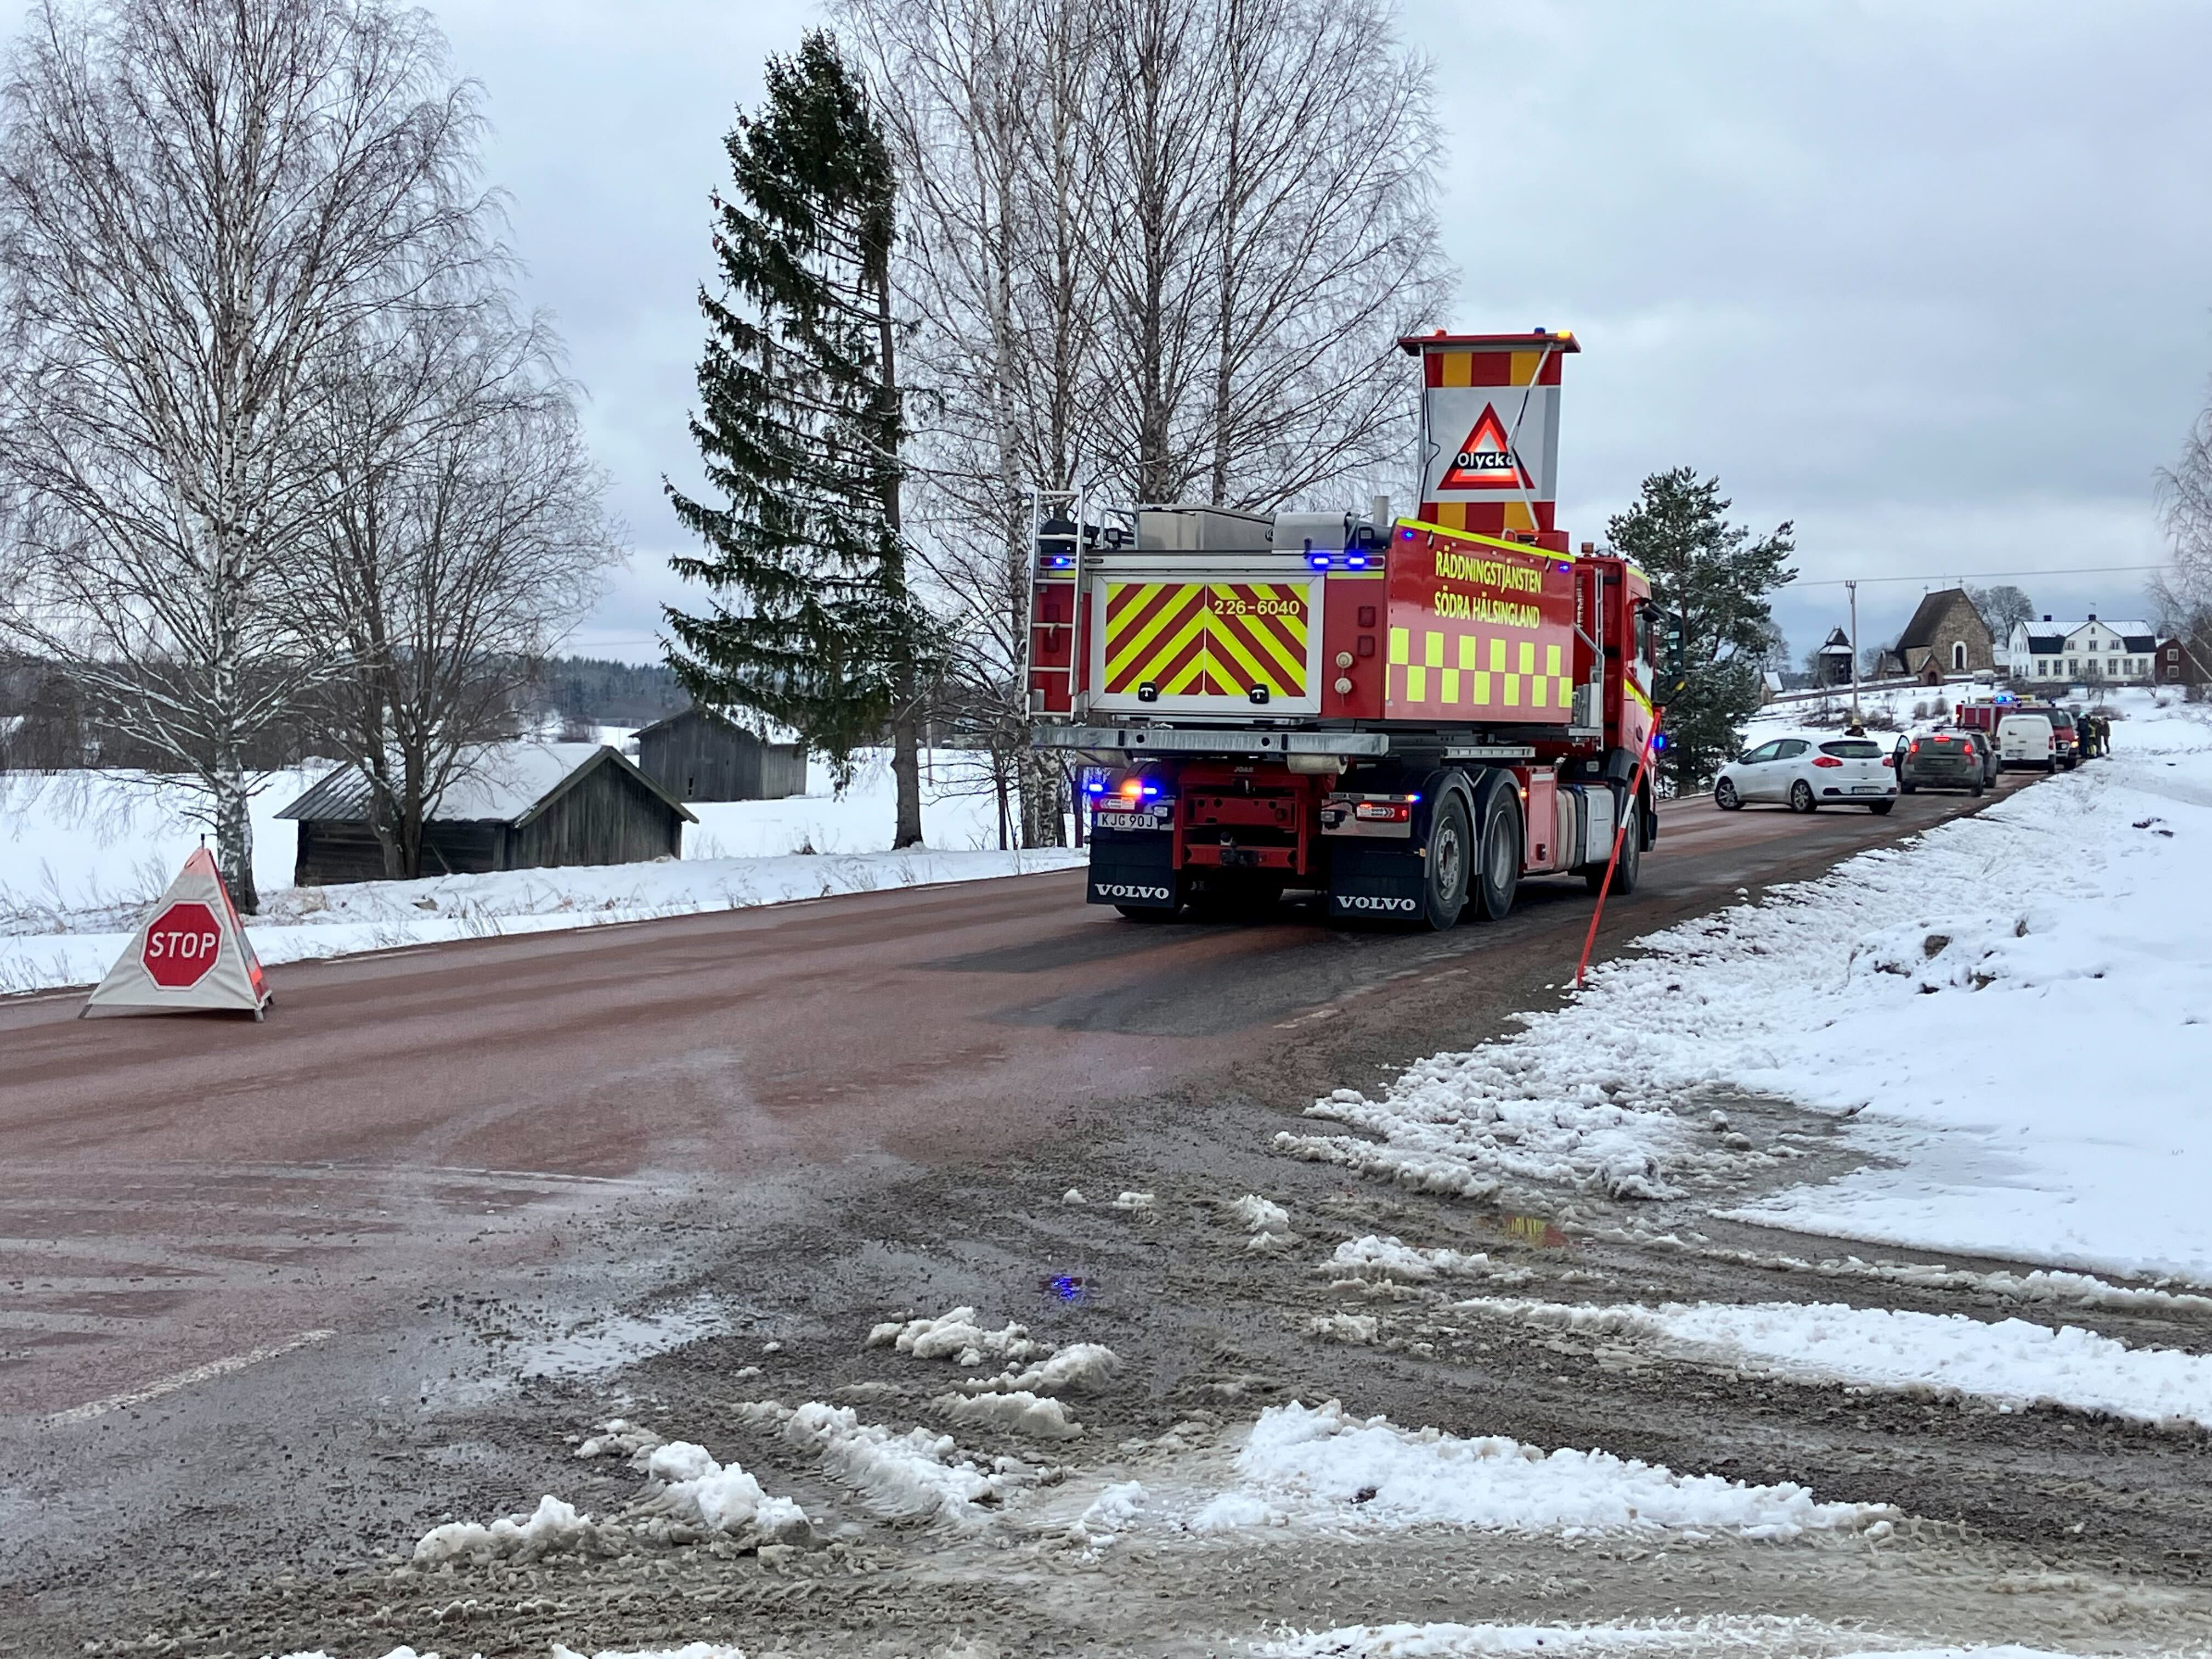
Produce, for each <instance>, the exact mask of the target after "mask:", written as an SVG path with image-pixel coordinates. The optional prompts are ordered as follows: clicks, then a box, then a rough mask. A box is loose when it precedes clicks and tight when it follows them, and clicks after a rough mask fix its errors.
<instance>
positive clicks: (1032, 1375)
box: [960, 1342, 1121, 1394]
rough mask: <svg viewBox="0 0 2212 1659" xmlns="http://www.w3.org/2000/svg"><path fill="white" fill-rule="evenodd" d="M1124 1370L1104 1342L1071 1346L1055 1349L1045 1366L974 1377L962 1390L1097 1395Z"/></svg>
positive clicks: (972, 1391)
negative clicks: (1068, 1391) (1072, 1391)
mask: <svg viewBox="0 0 2212 1659" xmlns="http://www.w3.org/2000/svg"><path fill="white" fill-rule="evenodd" d="M1118 1370H1121V1355H1119V1354H1117V1353H1115V1352H1114V1350H1113V1349H1111V1348H1109V1347H1108V1346H1106V1345H1105V1344H1104V1343H1103V1342H1071V1343H1069V1344H1068V1345H1067V1346H1066V1347H1064V1348H1054V1350H1053V1351H1052V1353H1051V1355H1050V1356H1049V1357H1048V1358H1046V1359H1045V1361H1044V1362H1043V1363H1042V1364H1036V1365H1031V1366H1030V1367H1029V1368H1028V1369H1027V1370H1019V1371H1013V1370H1009V1371H1006V1372H1002V1373H1001V1374H1000V1375H999V1376H987V1377H979V1376H971V1377H969V1379H968V1380H967V1381H966V1382H965V1383H962V1384H961V1385H960V1386H961V1387H962V1388H963V1389H966V1390H967V1391H968V1392H969V1393H970V1394H976V1393H992V1392H995V1393H1005V1394H1018V1393H1022V1392H1024V1391H1028V1392H1030V1393H1036V1394H1061V1393H1065V1392H1066V1391H1067V1390H1069V1389H1073V1390H1074V1391H1075V1392H1076V1393H1078V1394H1097V1392H1098V1391H1099V1390H1100V1389H1103V1388H1104V1387H1105V1386H1106V1385H1107V1383H1110V1382H1111V1381H1113V1379H1114V1374H1115V1372H1116V1371H1118Z"/></svg>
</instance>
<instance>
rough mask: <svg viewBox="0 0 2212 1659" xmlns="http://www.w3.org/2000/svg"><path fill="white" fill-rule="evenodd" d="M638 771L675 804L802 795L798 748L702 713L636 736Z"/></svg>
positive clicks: (693, 711)
mask: <svg viewBox="0 0 2212 1659" xmlns="http://www.w3.org/2000/svg"><path fill="white" fill-rule="evenodd" d="M637 763H638V767H639V769H640V770H641V771H642V772H644V774H645V775H646V776H647V777H649V778H651V779H652V780H653V781H654V782H655V783H657V784H659V786H660V787H662V788H663V789H665V791H667V792H668V793H669V794H670V795H671V796H673V797H674V798H675V799H678V800H781V799H783V798H784V797H785V796H786V795H803V794H805V793H806V749H805V745H804V744H796V743H769V741H767V740H766V739H765V738H760V737H757V736H756V735H755V734H753V733H752V732H748V731H746V730H745V729H744V727H743V726H738V725H736V724H735V723H734V722H732V721H730V720H724V719H723V718H722V717H721V716H720V714H714V713H713V712H712V711H711V710H708V709H705V708H687V709H685V710H684V712H683V713H682V714H671V715H670V716H669V717H668V718H667V719H666V720H656V721H654V722H653V724H652V725H651V726H647V727H645V728H644V729H643V730H641V732H639V733H638V734H637Z"/></svg>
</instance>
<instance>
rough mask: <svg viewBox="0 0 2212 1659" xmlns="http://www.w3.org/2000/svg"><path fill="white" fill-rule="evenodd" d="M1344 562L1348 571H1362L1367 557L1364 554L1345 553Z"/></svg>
mask: <svg viewBox="0 0 2212 1659" xmlns="http://www.w3.org/2000/svg"><path fill="white" fill-rule="evenodd" d="M1344 562H1345V565H1346V568H1349V569H1352V570H1364V569H1366V568H1367V556H1366V555H1365V554H1364V553H1347V554H1346V556H1345V559H1344Z"/></svg>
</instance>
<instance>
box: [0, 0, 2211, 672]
mask: <svg viewBox="0 0 2212 1659" xmlns="http://www.w3.org/2000/svg"><path fill="white" fill-rule="evenodd" d="M432 9H433V11H434V12H435V15H437V16H438V17H439V19H440V20H441V22H442V23H443V24H444V26H445V27H446V29H447V33H448V34H449V36H450V37H451V39H452V41H453V53H454V58H455V63H456V67H457V68H458V69H459V70H460V71H461V72H463V73H465V74H467V75H470V76H475V77H476V78H477V79H478V80H479V81H481V82H483V85H484V88H485V89H486V91H487V94H488V95H489V112H490V115H491V117H492V119H493V122H494V123H495V136H494V138H493V141H492V143H491V146H490V149H489V155H488V158H487V159H488V163H489V173H490V176H491V178H492V179H493V181H494V182H495V183H497V184H499V185H502V186H503V187H505V188H506V189H507V191H509V192H511V194H512V196H513V228H514V240H515V242H516V246H517V247H518V250H519V251H520V253H521V254H522V256H523V258H525V260H526V262H527V265H528V277H527V283H526V295H527V297H528V298H529V299H530V300H531V301H533V302H534V303H537V304H539V305H542V306H544V307H550V309H551V310H552V311H553V312H554V313H556V315H557V317H558V319H559V320H560V323H561V325H562V330H563V331H564V333H565V335H566V337H567V339H568V345H569V348H570V351H571V355H572V358H573V362H574V368H575V370H576V372H577V374H579V375H580V378H581V379H582V380H583V381H584V382H585V384H586V386H588V387H589V388H590V391H591V394H592V404H591V410H590V416H589V419H590V425H591V430H592V437H593V440H594V441H595V443H596V446H597V448H598V453H599V457H600V459H601V460H602V461H603V462H604V463H605V465H606V466H607V467H608V468H609V469H610V470H611V472H612V473H613V474H614V476H615V478H616V480H617V501H618V504H619V507H620V510H621V512H622V513H623V517H624V519H625V520H627V521H628V523H629V528H630V534H631V538H632V541H633V544H634V546H635V557H634V559H633V561H632V562H631V565H630V567H629V568H628V569H627V570H626V571H625V572H624V573H623V575H622V577H621V578H620V580H618V581H617V585H616V586H615V589H614V591H613V592H612V593H611V595H610V597H609V598H608V599H607V601H606V603H605V605H603V606H602V607H601V609H600V611H599V613H598V614H597V615H596V616H595V617H593V618H592V621H591V623H590V624H589V625H588V626H586V628H585V629H582V630H581V631H580V633H579V634H578V635H577V636H576V638H575V640H574V642H573V646H572V648H574V649H579V650H588V651H604V652H605V653H608V654H620V655H623V656H626V657H630V658H635V659H650V658H653V657H654V656H656V655H657V654H658V653H657V648H656V646H655V644H654V629H655V627H656V624H657V618H658V611H657V608H656V607H657V604H658V602H659V600H661V599H665V598H669V597H671V596H673V595H675V594H677V593H678V592H680V591H681V589H680V587H679V586H678V585H676V584H673V583H671V581H670V580H669V579H668V577H667V574H666V572H665V563H664V562H665V558H666V556H667V554H668V553H669V551H670V550H671V548H672V547H674V546H675V545H676V544H678V540H679V532H678V530H677V527H676V526H675V525H674V523H673V521H672V520H671V517H670V515H669V513H668V512H667V509H666V507H665V503H664V502H663V501H662V499H661V497H660V494H659V477H660V475H661V474H662V473H663V472H664V471H667V472H671V473H674V474H676V475H677V476H678V477H685V476H687V475H688V474H689V473H690V466H691V463H692V462H693V459H694V457H693V454H692V452H691V450H690V442H689V440H688V438H687V436H686V435H685V433H684V416H685V412H686V410H687V409H688V407H689V406H690V403H691V401H692V397H693V388H692V372H693V366H694V363H695V361H696V356H697V355H698V349H699V346H700V343H701V339H702V325H701V322H700V319H699V317H698V313H697V312H696V308H695V307H694V304H693V294H694V290H695V289H696V286H697V284H698V283H699V282H700V281H701V280H702V277H703V276H706V275H707V273H708V244H707V212H708V209H707V193H708V191H709V189H711V188H712V187H713V186H714V185H715V184H716V183H717V182H719V181H720V179H722V177H723V176H724V175H723V157H722V155H721V150H720V137H721V135H722V134H723V133H724V132H725V131H726V130H727V129H728V127H729V125H730V122H731V117H732V112H733V110H734V108H735V107H736V106H738V105H740V104H750V102H751V100H754V99H755V98H756V97H757V94H758V91H759V86H760V66H761V60H762V58H763V56H764V55H765V54H767V53H769V52H777V51H784V50H787V49H789V48H790V47H791V46H793V44H794V43H795V41H796V40H797V38H798V35H799V31H800V30H801V29H802V28H803V27H805V25H806V23H807V22H808V21H810V20H811V18H812V17H813V16H814V15H815V13H814V11H813V9H812V7H811V5H809V4H807V3H802V0H736V3H734V4H733V3H731V0H714V3H708V0H439V3H434V4H433V6H432ZM0 15H6V16H7V17H8V18H9V22H10V27H11V31H12V27H13V21H14V19H15V18H16V17H20V15H21V3H20V0H0ZM1406 33H1407V38H1408V39H1409V40H1410V41H1412V42H1413V44H1414V45H1415V46H1418V47H1419V48H1420V49H1421V50H1423V51H1425V52H1427V53H1429V54H1430V55H1431V57H1433V58H1434V59H1435V60H1436V63H1437V70H1438V77H1437V78H1438V85H1439V89H1440V93H1441V99H1440V103H1439V108H1438V113H1439V117H1440V118H1441V119H1442V121H1443V125H1444V128H1445V132H1446V137H1447V143H1448V154H1449V166H1448V168H1447V175H1448V176H1447V179H1446V189H1445V196H1444V199H1443V225H1444V239H1445V244H1446V246H1447V248H1448V250H1449V252H1450V254H1451V256H1452V258H1454V260H1455V262H1456V263H1457V264H1458V266H1459V268H1460V270H1461V273H1462V276H1461V284H1460V294H1459V301H1458V304H1457V306H1456V307H1455V309H1454V311H1453V313H1452V315H1451V316H1450V317H1449V319H1447V320H1449V322H1450V323H1451V324H1452V325H1453V326H1455V327H1457V328H1461V329H1467V330H1487V329H1510V328H1529V327H1534V326H1537V325H1545V326H1547V327H1553V328H1571V329H1573V330H1574V331H1576V333H1577V336H1578V337H1580V339H1581V341H1582V343H1583V356H1581V357H1579V358H1577V359H1575V360H1573V361H1572V362H1571V363H1570V364H1569V365H1568V379H1567V387H1566V393H1565V404H1564V414H1563V422H1562V435H1561V453H1562V459H1561V463H1560V474H1559V476H1560V493H1561V504H1560V515H1561V522H1562V524H1563V525H1564V526H1565V527H1566V528H1568V529H1569V530H1570V531H1571V532H1572V533H1573V534H1574V535H1575V536H1576V538H1577V539H1578V540H1580V539H1583V538H1591V539H1602V538H1603V536H1604V533H1605V521H1606V520H1607V517H1608V516H1609V515H1611V514H1612V513H1617V512H1619V511H1620V510H1621V508H1622V507H1623V506H1624V505H1626V502H1627V501H1628V500H1629V499H1630V498H1631V497H1632V495H1633V494H1634V492H1635V489H1636V487H1637V484H1638V482H1639V481H1640V480H1641V478H1642V477H1644V475H1645V474H1646V473H1648V472H1650V471H1655V470H1656V469H1659V468H1662V467H1666V466H1670V465H1678V464H1685V463H1686V464H1688V465H1692V466H1695V467H1697V468H1699V470H1700V471H1703V472H1709V473H1710V472H1717V473H1718V474H1719V475H1720V477H1721V479H1722V481H1723V484H1724V486H1725V487H1726V489H1727V490H1728V491H1729V494H1731V495H1733V496H1734V498H1735V510H1736V515H1737V516H1738V517H1739V518H1741V519H1744V520H1748V521H1750V522H1752V523H1753V524H1754V525H1755V526H1759V527H1760V528H1765V527H1767V526H1771V525H1772V524H1773V523H1774V522H1776V521H1777V520H1782V519H1791V520H1795V521H1796V526H1797V535H1798V545H1799V548H1800V557H1799V560H1798V564H1799V567H1800V568H1801V570H1802V579H1801V581H1800V583H1799V585H1798V586H1796V588H1795V589H1793V590H1790V592H1788V593H1787V594H1786V595H1785V596H1784V599H1782V600H1781V602H1780V603H1779V605H1778V615H1779V617H1780V618H1781V620H1782V622H1783V624H1784V627H1785V628H1786V629H1788V630H1789V632H1790V635H1791V639H1792V642H1793V644H1794V645H1795V646H1796V647H1797V649H1798V650H1799V651H1800V652H1802V650H1803V648H1804V647H1806V646H1807V645H1808V644H1810V643H1813V642H1814V635H1815V634H1816V633H1818V632H1821V631H1825V629H1826V627H1827V626H1828V625H1830V623H1832V622H1834V621H1838V620H1840V619H1841V618H1842V617H1843V614H1844V592H1843V589H1842V588H1841V586H1836V585H1833V584H1835V583H1837V582H1838V580H1839V579H1841V578H1843V577H1844V576H1858V577H1860V578H1862V579H1863V580H1866V581H1867V582H1868V583H1869V585H1868V586H1863V587H1862V588H1861V590H1860V599H1861V633H1862V637H1863V639H1864V640H1866V641H1869V642H1874V641H1876V640H1880V639H1887V638H1888V637H1890V636H1891V635H1893V634H1894V633H1895V632H1896V631H1897V629H1899V627H1901V626H1902V624H1903V623H1904V621H1905V617H1906V616H1907V615H1909V613H1910V611H1911V608H1912V605H1913V604H1914V603H1915V602H1916V601H1917V599H1918V597H1919V594H1920V593H1921V592H1922V591H1923V588H1924V587H1926V586H1945V585H1948V584H1949V583H1950V582H1951V581H1953V580H1955V579H1957V578H1960V577H1966V578H1968V579H1974V580H1991V579H1993V578H1989V577H1985V576H1984V575H1983V574H1982V573H1992V572H2006V573H2015V572H2017V573H2033V572H2037V571H2058V570H2066V569H2071V568H2076V567H2083V566H2088V567H2095V568H2097V569H2098V570H2100V571H2102V572H2105V573H2107V574H2086V575H2084V574H2068V575H2063V576H2061V575H2052V576H2049V577H2042V578H2039V577H2036V576H2034V575H2032V574H2018V575H2015V576H2011V577H2009V578H1996V579H2009V580H2017V581H2019V582H2020V584H2021V586H2024V587H2026V588H2027V591H2028V592H2029V594H2030V595H2031V597H2033V599H2035V601H2036V603H2037V605H2038V606H2039V609H2041V610H2043V611H2052V612H2055V613H2059V614H2065V613H2068V612H2071V613H2074V614H2076V615H2078V614H2080V613H2081V611H2087V610H2095V611H2100V612H2101V613H2102V614H2104V615H2106V616H2107V617H2112V616H2116V615H2124V614H2133V613H2136V612H2137V611H2141V610H2142V598H2141V594H2142V583H2143V580H2144V577H2145V574H2146V573H2144V572H2143V571H2142V570H2140V569H2123V568H2122V567H2141V566H2145V565H2149V564H2153V563H2154V562H2157V561H2158V560H2159V559H2160V556H2161V555H2162V548H2161V543H2160V538H2159V535H2158V532H2157V526H2156V520H2155V513H2154V501H2153V495H2152V490H2153V484H2154V476H2155V473H2156V470H2157V468H2158V467H2159V466H2160V464H2161V463H2163V462H2165V461H2166V460H2168V459H2171V458H2172V456H2173V454H2174V453H2176V451H2177V449H2178V447H2179V441H2180V438H2181V436H2182V434H2183V432H2184V430H2185V428H2186V427H2187V425H2188V423H2189V422H2190V420H2191V418H2192V416H2193V415H2194V413H2195V411H2196V410H2197V409H2198V408H2199V407H2200V405H2201V404H2202V403H2203V398H2204V396H2205V392H2206V387H2207V382H2208V374H2212V184H2208V182H2207V180H2208V179H2212V167H2208V162H2212V98H2208V97H2207V96H2206V95H2205V94H2204V91H2203V88H2204V85H2205V82H2206V76H2207V71H2208V70H2212V6H2207V5H2205V4H2203V3H2202V0H2191V3H2173V4H2152V3H2144V4H2128V3H2118V0H2107V3H2103V4H2100V5H2096V6H2081V5H2079V4H2074V3H2067V4H2060V3H2055V0H2052V3H2040V0H2005V3H1987V4H1977V3H1967V0H1945V3H1942V4H1929V3H1926V0H1914V3H1871V0H1869V3H1835V4H1818V3H1811V0H1766V3H1761V4H1745V5H1731V4H1722V3H1706V0H1668V3H1665V4H1650V3H1644V0H1619V3H1613V4H1605V5H1596V4H1590V5H1564V4H1546V3H1541V0H1514V3H1512V4H1510V5H1505V4H1495V3H1474V0H1410V3H1409V7H1408V10H1407V15H1406ZM1407 395H1408V396H1409V397H1410V396H1411V395H1412V391H1411V387H1410V385H1409V387H1408V393H1407ZM1885 578H1898V579H1900V580H1879V579H1885ZM1819 584H1828V585H1819Z"/></svg>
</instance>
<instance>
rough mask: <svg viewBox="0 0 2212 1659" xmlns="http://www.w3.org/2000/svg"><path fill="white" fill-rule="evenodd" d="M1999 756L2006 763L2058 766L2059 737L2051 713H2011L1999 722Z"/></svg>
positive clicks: (2053, 769) (2051, 769) (2045, 767)
mask: <svg viewBox="0 0 2212 1659" xmlns="http://www.w3.org/2000/svg"><path fill="white" fill-rule="evenodd" d="M1997 760H1998V762H1999V763H2000V764H2002V765H2005V766H2032V767H2035V768H2038V769H2040V770H2042V771H2045V772H2056V771H2057V769H2058V738H2057V733H2056V732H2053V731H2052V730H2051V720H2050V717H2049V716H2048V715H2044V714H2007V715H2006V716H2005V717H2004V718H2003V719H2002V720H1999V721H1998V722H1997Z"/></svg>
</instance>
